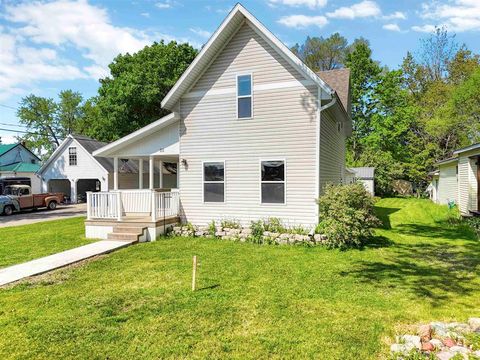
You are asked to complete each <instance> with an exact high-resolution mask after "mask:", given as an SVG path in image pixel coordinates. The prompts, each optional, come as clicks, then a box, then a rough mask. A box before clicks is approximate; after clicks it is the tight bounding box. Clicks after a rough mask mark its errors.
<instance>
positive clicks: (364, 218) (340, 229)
mask: <svg viewBox="0 0 480 360" xmlns="http://www.w3.org/2000/svg"><path fill="white" fill-rule="evenodd" d="M318 204H319V207H320V219H319V220H320V222H319V226H318V227H317V229H316V231H317V232H319V233H322V234H325V235H327V238H328V239H327V240H326V245H327V246H328V247H330V248H341V249H345V248H350V247H360V246H362V245H363V244H364V243H365V242H366V241H367V240H368V239H369V238H370V237H371V236H372V235H373V234H372V228H373V227H374V226H379V225H380V221H379V220H378V219H377V217H376V216H375V215H374V212H373V208H374V199H373V198H372V197H371V196H370V195H369V194H368V193H367V191H366V190H365V188H364V187H363V185H362V184H360V183H355V184H350V185H327V186H326V187H325V191H324V194H323V196H322V197H320V199H319V201H318Z"/></svg>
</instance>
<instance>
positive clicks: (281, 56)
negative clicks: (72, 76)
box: [87, 4, 352, 238]
mask: <svg viewBox="0 0 480 360" xmlns="http://www.w3.org/2000/svg"><path fill="white" fill-rule="evenodd" d="M349 84H350V72H349V70H348V69H340V70H333V71H325V72H319V73H315V72H313V71H312V70H310V69H309V68H308V67H307V66H306V65H305V64H304V63H303V62H301V61H300V60H299V59H298V58H297V57H296V56H295V55H294V54H293V53H292V52H291V51H290V50H289V49H288V47H287V46H285V45H284V44H283V43H281V42H280V41H279V40H278V39H277V38H276V37H275V36H274V35H273V34H272V33H271V32H270V31H268V30H267V29H266V28H265V27H264V26H263V25H262V24H261V23H260V22H259V21H258V20H257V19H256V18H255V17H254V16H252V14H250V13H249V12H248V11H247V10H246V9H245V8H244V7H242V6H241V5H240V4H237V5H236V6H235V8H234V9H233V10H232V11H231V12H230V13H229V14H228V16H227V17H226V19H225V20H224V21H223V23H222V24H221V26H220V27H219V28H218V29H217V30H216V31H215V33H214V34H213V35H212V37H211V38H210V40H209V41H208V42H207V44H205V46H204V47H203V48H202V50H201V51H200V53H199V54H198V56H197V57H196V58H195V60H194V61H193V62H192V64H191V65H190V66H189V67H188V69H187V70H186V71H185V73H184V74H183V75H182V76H181V78H180V79H179V80H178V81H177V83H176V84H175V86H174V87H173V88H172V89H171V91H170V92H169V93H168V94H167V95H166V97H165V98H164V99H163V101H162V107H163V108H165V109H168V110H170V111H172V113H171V114H170V115H167V116H165V117H164V118H162V119H159V120H157V121H155V122H153V123H152V124H150V125H148V126H146V127H144V128H142V129H140V130H138V131H136V132H134V133H132V134H130V135H128V136H125V137H124V138H122V139H119V140H117V141H115V142H113V143H111V144H109V145H107V146H105V147H103V148H102V149H99V150H97V151H95V152H94V153H93V154H94V155H95V156H97V157H106V158H113V159H114V164H118V159H121V158H128V159H132V160H135V161H139V167H143V162H144V160H148V161H149V168H150V169H152V168H153V166H154V164H155V163H156V162H157V161H162V162H169V163H173V164H175V165H176V166H177V169H178V180H177V182H176V183H175V184H174V186H172V188H178V192H179V194H180V195H179V196H178V192H176V191H173V192H171V193H169V194H167V195H168V196H169V197H168V199H170V200H171V201H170V200H168V201H167V200H166V199H167V198H165V196H167V195H165V194H164V195H158V194H157V193H156V192H155V191H154V188H155V185H154V184H153V182H152V180H153V176H152V174H151V172H150V171H149V173H150V175H149V178H150V180H149V189H150V193H151V194H152V195H151V196H152V201H150V200H147V199H149V198H148V197H147V198H145V195H144V194H145V192H144V191H139V192H138V193H137V195H136V196H137V198H136V200H135V201H133V200H132V197H131V196H132V193H133V192H129V195H128V196H129V197H128V198H127V196H126V195H124V194H126V193H125V192H121V191H120V193H121V194H122V195H121V196H119V197H118V198H116V199H117V200H112V202H111V203H112V204H114V205H112V206H113V207H114V208H115V209H116V210H115V211H113V213H109V214H107V215H105V211H104V210H105V209H104V208H102V207H101V205H99V204H100V201H102V200H101V199H102V196H103V198H108V196H110V197H111V198H112V199H113V197H112V196H111V195H109V194H105V195H102V196H100V195H98V194H95V195H96V196H95V197H92V198H91V203H90V206H89V219H90V220H89V221H87V236H100V237H105V236H107V232H109V231H111V230H112V229H114V228H115V223H110V224H109V225H108V226H107V225H104V223H101V221H104V220H105V218H112V217H113V218H114V219H115V220H118V219H121V220H122V221H124V222H125V221H127V220H126V218H128V217H129V214H130V213H135V214H138V213H142V214H145V215H146V216H151V221H152V223H153V225H149V231H150V233H149V238H154V237H155V236H156V234H157V232H156V231H162V228H161V226H159V225H158V224H159V223H158V222H156V221H157V220H158V216H157V215H158V214H162V209H163V210H165V207H167V208H168V209H167V210H168V214H172V213H175V214H174V215H177V213H176V211H177V210H178V215H179V216H180V218H181V220H182V221H184V222H186V221H188V222H191V223H194V224H198V225H207V224H208V223H210V222H211V221H212V220H221V219H236V220H238V221H240V222H242V223H243V224H249V223H250V221H252V220H258V219H264V218H268V217H278V218H280V219H281V220H283V222H284V223H285V224H286V225H294V224H295V225H304V226H309V227H313V226H315V224H317V222H318V217H319V210H318V204H317V199H318V198H319V196H320V195H321V193H322V189H323V187H324V185H325V184H327V183H335V184H338V183H342V182H344V181H345V140H346V137H347V136H348V135H349V134H350V133H351V128H352V124H351V118H350V87H349ZM114 173H115V174H118V172H117V171H114ZM161 179H162V180H161V184H160V185H162V184H164V183H165V177H164V176H162V177H161ZM116 184H117V186H115V189H117V188H119V186H120V184H121V180H120V179H119V180H118V181H116ZM162 199H163V200H162ZM164 200H165V201H166V202H162V201H164ZM113 201H118V202H120V203H114V202H113ZM132 201H133V203H134V204H135V207H134V206H133V205H131V203H132ZM169 201H170V202H169ZM174 202H175V203H174ZM157 210H159V211H158V212H157ZM96 220H97V221H96ZM102 226H104V228H103V229H100V228H101V227H102Z"/></svg>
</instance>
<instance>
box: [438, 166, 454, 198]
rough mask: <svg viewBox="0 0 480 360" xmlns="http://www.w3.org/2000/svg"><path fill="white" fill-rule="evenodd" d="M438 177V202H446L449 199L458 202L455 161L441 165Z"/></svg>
mask: <svg viewBox="0 0 480 360" xmlns="http://www.w3.org/2000/svg"><path fill="white" fill-rule="evenodd" d="M439 169H440V177H439V180H438V203H439V204H448V202H449V201H452V200H453V201H455V204H458V196H457V189H458V185H457V163H456V162H452V163H449V164H445V165H441V166H440V167H439Z"/></svg>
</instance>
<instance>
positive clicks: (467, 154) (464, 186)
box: [427, 143, 480, 215]
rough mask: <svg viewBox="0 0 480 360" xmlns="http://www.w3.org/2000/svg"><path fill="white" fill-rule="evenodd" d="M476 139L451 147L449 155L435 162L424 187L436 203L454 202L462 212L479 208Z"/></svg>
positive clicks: (479, 151) (479, 160)
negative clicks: (459, 146)
mask: <svg viewBox="0 0 480 360" xmlns="http://www.w3.org/2000/svg"><path fill="white" fill-rule="evenodd" d="M479 163H480V143H479V144H474V145H471V146H468V147H465V148H462V149H458V150H455V151H454V152H453V156H452V157H451V158H449V159H446V160H443V161H440V162H438V163H437V164H436V166H437V167H438V173H437V172H434V173H431V175H432V182H431V184H430V186H429V188H428V189H427V190H428V191H429V192H430V197H431V199H432V200H433V201H435V202H436V203H438V204H448V203H455V204H456V205H457V206H458V208H459V209H460V212H461V213H462V214H464V215H469V214H472V213H478V211H479V209H480V192H479V184H480V166H479Z"/></svg>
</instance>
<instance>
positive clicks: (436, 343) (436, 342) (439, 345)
mask: <svg viewBox="0 0 480 360" xmlns="http://www.w3.org/2000/svg"><path fill="white" fill-rule="evenodd" d="M430 344H432V345H433V346H434V347H435V349H436V350H440V349H441V348H442V347H443V343H442V341H441V340H438V339H432V340H430Z"/></svg>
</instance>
